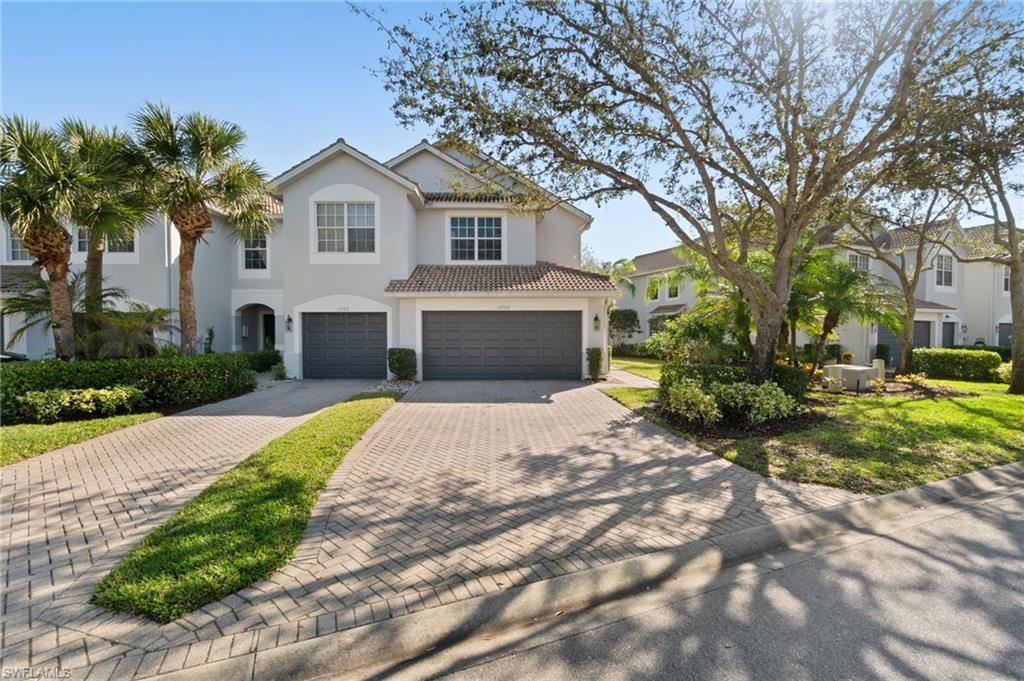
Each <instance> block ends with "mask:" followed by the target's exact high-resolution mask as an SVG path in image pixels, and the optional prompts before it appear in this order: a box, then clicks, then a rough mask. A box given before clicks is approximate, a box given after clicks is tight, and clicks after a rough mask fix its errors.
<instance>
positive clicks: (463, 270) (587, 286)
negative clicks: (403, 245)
mask: <svg viewBox="0 0 1024 681" xmlns="http://www.w3.org/2000/svg"><path fill="white" fill-rule="evenodd" d="M384 291H385V293H392V294H414V293H536V292H544V293H575V294H595V293H596V294H603V295H614V294H615V293H618V289H617V288H616V287H615V285H614V284H612V282H611V279H610V278H609V277H608V275H605V274H598V273H596V272H588V271H586V270H579V269H575V268H572V267H565V266H564V265H556V264H554V263H550V262H538V263H537V264H535V265H417V266H416V268H415V269H414V270H413V271H412V274H410V275H409V278H408V279H393V280H392V281H391V283H389V284H388V285H387V288H385V289H384Z"/></svg>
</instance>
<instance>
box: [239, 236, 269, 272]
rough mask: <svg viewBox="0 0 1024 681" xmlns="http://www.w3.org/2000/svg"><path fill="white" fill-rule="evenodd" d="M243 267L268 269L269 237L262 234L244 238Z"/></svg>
mask: <svg viewBox="0 0 1024 681" xmlns="http://www.w3.org/2000/svg"><path fill="white" fill-rule="evenodd" d="M242 268H243V269H246V270H265V269H267V238H266V237H263V236H260V237H255V238H252V239H243V240H242Z"/></svg>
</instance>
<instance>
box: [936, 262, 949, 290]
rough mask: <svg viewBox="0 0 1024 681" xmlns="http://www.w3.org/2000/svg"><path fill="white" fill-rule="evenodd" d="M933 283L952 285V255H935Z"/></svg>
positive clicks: (947, 286)
mask: <svg viewBox="0 0 1024 681" xmlns="http://www.w3.org/2000/svg"><path fill="white" fill-rule="evenodd" d="M935 285H936V286H944V287H946V288H952V287H953V256H951V255H945V254H939V255H937V256H935Z"/></svg>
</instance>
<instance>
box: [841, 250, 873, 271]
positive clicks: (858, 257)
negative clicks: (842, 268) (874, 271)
mask: <svg viewBox="0 0 1024 681" xmlns="http://www.w3.org/2000/svg"><path fill="white" fill-rule="evenodd" d="M847 257H848V261H849V263H850V267H852V268H853V269H855V270H862V271H864V272H867V271H868V270H870V269H871V261H870V260H869V259H868V256H866V255H864V254H863V253H849V254H848V255H847Z"/></svg>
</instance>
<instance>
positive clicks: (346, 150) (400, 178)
mask: <svg viewBox="0 0 1024 681" xmlns="http://www.w3.org/2000/svg"><path fill="white" fill-rule="evenodd" d="M338 154H347V155H348V156H351V157H352V158H354V159H355V160H357V161H359V162H361V163H363V164H364V165H366V166H368V167H370V168H372V169H373V170H376V171H377V172H378V173H380V174H382V175H384V176H385V177H387V178H389V179H391V180H394V181H395V182H397V183H398V184H400V185H402V186H403V187H405V188H406V189H408V190H409V191H410V192H413V193H414V194H416V196H418V197H419V198H420V199H421V200H422V198H423V194H422V192H421V191H420V186H419V185H418V184H416V183H415V182H413V181H412V180H410V179H409V178H408V177H406V176H405V175H402V174H401V173H399V172H397V171H395V170H393V169H392V168H389V167H388V166H387V165H385V164H383V163H381V162H380V161H378V160H377V159H375V158H373V157H372V156H370V155H369V154H365V153H363V152H361V151H359V150H358V149H356V148H355V147H353V146H352V145H350V144H348V143H347V142H345V139H344V138H343V137H339V138H338V139H337V140H336V141H335V142H334V143H333V144H330V145H328V146H326V147H324V148H323V149H321V150H320V151H318V152H316V153H315V154H313V155H312V156H310V157H309V158H307V159H305V160H303V161H299V162H298V163H296V164H295V165H293V166H292V167H291V168H289V169H288V170H285V171H284V172H283V173H281V174H280V175H278V176H277V177H275V178H274V179H273V180H271V182H273V184H274V185H275V186H276V187H277V188H278V189H280V188H281V187H283V186H284V185H286V184H288V183H290V182H293V181H295V180H297V179H298V178H299V177H301V176H303V175H305V174H306V173H308V172H309V171H311V170H313V169H314V168H316V167H317V166H318V165H320V164H321V163H323V162H324V161H327V160H329V159H332V158H334V157H335V156H337V155H338Z"/></svg>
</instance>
